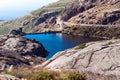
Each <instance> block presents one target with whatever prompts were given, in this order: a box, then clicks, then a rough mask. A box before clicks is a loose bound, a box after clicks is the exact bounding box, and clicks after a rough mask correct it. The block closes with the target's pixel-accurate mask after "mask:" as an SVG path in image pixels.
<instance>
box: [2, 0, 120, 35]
mask: <svg viewBox="0 0 120 80" xmlns="http://www.w3.org/2000/svg"><path fill="white" fill-rule="evenodd" d="M58 17H61V19H62V20H63V21H68V22H71V23H77V24H105V25H106V24H117V25H119V24H120V1H119V0H59V1H58V2H55V3H52V4H49V5H48V6H44V7H42V8H40V9H38V10H35V11H33V12H31V13H29V14H28V15H26V16H24V17H21V18H18V19H15V20H11V21H6V22H4V23H3V24H0V34H5V33H7V32H9V31H10V29H13V28H17V27H19V26H21V27H23V28H24V31H25V32H34V33H35V32H45V31H59V30H60V28H59V27H60V26H59V25H57V19H58Z"/></svg>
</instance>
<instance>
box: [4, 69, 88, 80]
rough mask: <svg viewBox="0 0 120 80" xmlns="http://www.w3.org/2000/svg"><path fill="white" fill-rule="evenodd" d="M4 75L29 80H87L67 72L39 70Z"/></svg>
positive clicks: (22, 70)
mask: <svg viewBox="0 0 120 80" xmlns="http://www.w3.org/2000/svg"><path fill="white" fill-rule="evenodd" d="M2 74H10V75H13V76H16V77H18V78H24V79H27V80H85V77H86V75H85V74H80V73H76V72H67V71H63V72H62V71H47V70H39V69H28V68H24V69H19V70H13V71H10V72H7V71H4V72H3V73H2Z"/></svg>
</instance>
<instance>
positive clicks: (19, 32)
mask: <svg viewBox="0 0 120 80" xmlns="http://www.w3.org/2000/svg"><path fill="white" fill-rule="evenodd" d="M10 35H15V36H16V35H20V36H23V35H25V33H24V32H23V30H22V28H18V29H13V30H11V31H10Z"/></svg>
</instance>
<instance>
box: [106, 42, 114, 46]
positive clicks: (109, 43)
mask: <svg viewBox="0 0 120 80" xmlns="http://www.w3.org/2000/svg"><path fill="white" fill-rule="evenodd" d="M111 44H114V43H113V42H111V41H109V42H108V43H107V44H106V45H111Z"/></svg>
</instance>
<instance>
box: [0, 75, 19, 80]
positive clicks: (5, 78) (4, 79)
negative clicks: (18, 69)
mask: <svg viewBox="0 0 120 80" xmlns="http://www.w3.org/2000/svg"><path fill="white" fill-rule="evenodd" d="M0 80H20V79H19V78H16V77H14V76H11V75H0Z"/></svg>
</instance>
